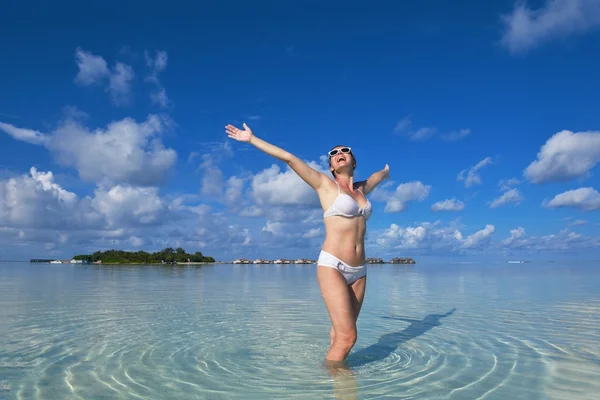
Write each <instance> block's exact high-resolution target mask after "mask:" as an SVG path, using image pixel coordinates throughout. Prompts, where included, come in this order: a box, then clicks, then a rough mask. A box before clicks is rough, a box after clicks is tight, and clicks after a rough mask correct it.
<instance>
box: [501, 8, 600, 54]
mask: <svg viewBox="0 0 600 400" xmlns="http://www.w3.org/2000/svg"><path fill="white" fill-rule="evenodd" d="M502 20H503V22H504V32H503V34H502V39H501V43H502V45H503V46H505V47H506V48H507V49H508V50H509V51H510V52H512V53H522V52H526V51H528V50H531V49H533V48H534V47H537V46H540V45H542V44H544V43H546V42H549V41H551V40H554V39H559V38H566V37H569V36H577V35H582V34H584V33H587V32H590V31H592V30H597V29H598V28H599V27H600V1H599V0H545V2H544V5H543V6H542V7H540V8H537V9H531V8H529V7H528V6H527V2H525V1H520V2H517V3H516V4H515V8H514V9H513V11H512V12H511V13H510V14H508V15H504V16H503V17H502Z"/></svg>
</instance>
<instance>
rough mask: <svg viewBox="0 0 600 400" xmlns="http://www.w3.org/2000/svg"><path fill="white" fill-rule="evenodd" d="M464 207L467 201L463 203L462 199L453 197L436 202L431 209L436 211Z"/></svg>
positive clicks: (456, 209)
mask: <svg viewBox="0 0 600 400" xmlns="http://www.w3.org/2000/svg"><path fill="white" fill-rule="evenodd" d="M464 208H465V203H463V202H462V201H460V200H456V199H454V198H452V199H446V200H441V201H438V202H436V203H434V204H433V205H432V206H431V211H434V212H439V211H461V210H463V209H464Z"/></svg>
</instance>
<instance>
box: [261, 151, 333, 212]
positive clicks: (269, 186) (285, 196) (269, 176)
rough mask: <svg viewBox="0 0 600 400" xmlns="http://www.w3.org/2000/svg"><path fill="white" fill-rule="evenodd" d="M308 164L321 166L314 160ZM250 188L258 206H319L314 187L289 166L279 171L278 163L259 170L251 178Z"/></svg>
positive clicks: (318, 168)
mask: <svg viewBox="0 0 600 400" xmlns="http://www.w3.org/2000/svg"><path fill="white" fill-rule="evenodd" d="M308 164H309V165H310V166H311V167H312V168H314V169H317V170H320V168H321V167H320V166H319V165H317V164H316V163H314V162H308ZM321 172H323V171H321ZM251 189H252V192H251V194H252V196H253V198H254V200H255V201H256V204H257V205H259V206H261V205H271V206H290V205H294V206H303V207H312V208H314V207H319V206H320V202H319V197H318V196H317V194H316V192H315V191H314V189H313V188H311V187H310V186H309V185H308V184H306V182H304V181H303V180H302V179H301V178H300V177H299V176H298V175H297V174H296V172H294V170H292V169H291V168H289V167H287V168H286V170H285V171H281V169H280V168H279V166H278V165H275V164H273V165H272V166H271V167H270V168H267V169H265V170H263V171H261V172H259V173H258V174H256V175H255V176H254V177H253V179H252V182H251Z"/></svg>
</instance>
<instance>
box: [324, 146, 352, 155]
mask: <svg viewBox="0 0 600 400" xmlns="http://www.w3.org/2000/svg"><path fill="white" fill-rule="evenodd" d="M339 152H342V153H351V152H352V149H351V148H350V147H342V148H341V149H333V150H331V151H330V152H329V157H333V156H335V155H336V154H337V153H339Z"/></svg>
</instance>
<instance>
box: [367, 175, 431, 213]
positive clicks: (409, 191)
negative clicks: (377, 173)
mask: <svg viewBox="0 0 600 400" xmlns="http://www.w3.org/2000/svg"><path fill="white" fill-rule="evenodd" d="M430 191H431V185H425V184H423V182H421V181H412V182H407V183H402V184H400V185H398V186H397V187H396V190H394V191H393V192H392V191H389V190H387V189H386V188H385V187H380V188H377V189H376V190H375V191H373V193H372V194H371V198H372V199H373V200H377V201H383V202H385V208H384V211H385V212H387V213H394V212H400V211H404V210H405V209H406V203H408V202H410V201H423V200H425V199H426V198H427V196H429V192H430Z"/></svg>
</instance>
